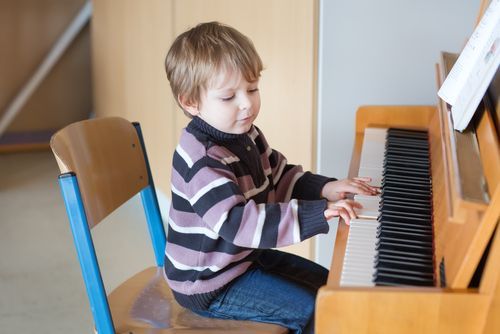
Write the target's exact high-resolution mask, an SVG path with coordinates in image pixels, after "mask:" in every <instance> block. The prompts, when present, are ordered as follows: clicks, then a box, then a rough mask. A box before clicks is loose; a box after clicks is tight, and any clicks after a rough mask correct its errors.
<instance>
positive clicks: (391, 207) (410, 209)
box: [380, 202, 432, 219]
mask: <svg viewBox="0 0 500 334" xmlns="http://www.w3.org/2000/svg"><path fill="white" fill-rule="evenodd" d="M380 209H381V210H382V211H384V212H394V211H398V212H406V213H415V214H421V215H423V216H425V217H429V219H430V218H431V214H432V211H431V210H430V208H424V207H418V206H412V205H408V204H407V205H398V204H389V203H386V202H384V203H383V204H382V205H380Z"/></svg>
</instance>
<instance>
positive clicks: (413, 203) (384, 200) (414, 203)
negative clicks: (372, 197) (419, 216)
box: [379, 198, 432, 210]
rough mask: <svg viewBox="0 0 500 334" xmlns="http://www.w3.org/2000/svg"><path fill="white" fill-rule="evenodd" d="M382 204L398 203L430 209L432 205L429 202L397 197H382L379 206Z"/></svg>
mask: <svg viewBox="0 0 500 334" xmlns="http://www.w3.org/2000/svg"><path fill="white" fill-rule="evenodd" d="M384 204H387V205H400V206H412V207H417V208H423V209H429V210H432V206H431V205H430V204H429V203H425V202H417V201H412V200H399V199H387V198H382V199H381V200H380V203H379V207H380V208H381V207H382V205H384Z"/></svg>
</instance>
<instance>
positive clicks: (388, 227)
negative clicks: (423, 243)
mask: <svg viewBox="0 0 500 334" xmlns="http://www.w3.org/2000/svg"><path fill="white" fill-rule="evenodd" d="M377 231H387V232H400V233H414V234H417V235H421V236H424V237H428V238H429V239H430V240H432V229H422V228H414V227H413V226H407V225H403V226H401V225H399V226H398V225H394V224H388V223H384V224H380V226H379V227H377Z"/></svg>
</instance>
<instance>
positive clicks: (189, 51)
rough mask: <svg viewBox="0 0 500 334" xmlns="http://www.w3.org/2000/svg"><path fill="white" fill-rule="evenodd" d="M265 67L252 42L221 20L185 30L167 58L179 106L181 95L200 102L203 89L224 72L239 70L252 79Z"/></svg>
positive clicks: (193, 101)
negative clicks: (220, 21)
mask: <svg viewBox="0 0 500 334" xmlns="http://www.w3.org/2000/svg"><path fill="white" fill-rule="evenodd" d="M262 68H263V67H262V60H261V59H260V57H259V55H258V53H257V51H256V50H255V47H254V45H253V43H252V41H251V40H250V39H249V38H248V37H246V36H245V35H243V34H242V33H240V32H239V31H237V30H236V29H234V28H232V27H230V26H227V25H225V24H222V23H219V22H208V23H201V24H198V25H197V26H196V27H194V28H192V29H190V30H188V31H186V32H184V33H182V34H181V35H179V36H178V37H177V38H176V39H175V41H174V43H173V44H172V46H171V47H170V50H169V51H168V54H167V57H166V58H165V70H166V72H167V78H168V80H169V82H170V87H171V88H172V93H173V94H174V98H175V99H176V101H177V103H178V104H179V106H180V103H179V97H180V96H182V97H183V99H184V102H185V103H189V104H201V91H202V90H203V89H207V88H208V87H210V86H211V85H212V84H214V81H213V80H215V79H216V78H217V74H218V73H221V72H222V71H227V70H229V71H239V72H240V73H241V74H242V75H243V76H244V78H245V79H246V80H247V81H248V82H253V81H255V80H257V79H258V78H259V77H260V72H261V71H262ZM181 108H182V106H181ZM185 114H186V115H188V116H190V117H191V115H190V114H188V113H187V112H185Z"/></svg>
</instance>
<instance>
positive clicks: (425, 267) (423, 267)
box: [375, 257, 434, 275]
mask: <svg viewBox="0 0 500 334" xmlns="http://www.w3.org/2000/svg"><path fill="white" fill-rule="evenodd" d="M375 265H376V266H377V267H378V268H396V269H400V270H410V271H417V272H422V273H427V274H431V275H433V274H434V267H433V266H432V263H431V264H429V263H418V262H411V261H401V260H394V259H387V258H383V257H382V258H378V259H377V260H376V261H375Z"/></svg>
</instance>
